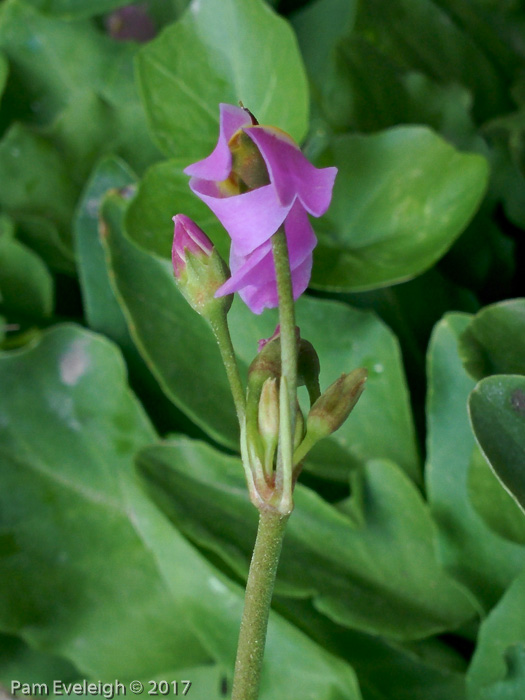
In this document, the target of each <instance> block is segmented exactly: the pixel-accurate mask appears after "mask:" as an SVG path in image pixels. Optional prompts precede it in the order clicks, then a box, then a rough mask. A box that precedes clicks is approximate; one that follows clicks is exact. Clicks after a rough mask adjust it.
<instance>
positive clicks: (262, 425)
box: [258, 378, 279, 465]
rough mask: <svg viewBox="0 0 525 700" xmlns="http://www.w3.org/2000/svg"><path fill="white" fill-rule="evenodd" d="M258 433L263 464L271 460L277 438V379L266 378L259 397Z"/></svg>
mask: <svg viewBox="0 0 525 700" xmlns="http://www.w3.org/2000/svg"><path fill="white" fill-rule="evenodd" d="M258 426H259V435H260V436H261V439H262V442H263V445H264V456H265V464H266V465H270V464H271V463H272V462H273V456H274V454H275V450H276V448H277V442H278V440H279V389H278V386H277V379H275V378H271V379H267V380H266V381H265V382H264V384H263V388H262V391H261V398H260V399H259V415H258Z"/></svg>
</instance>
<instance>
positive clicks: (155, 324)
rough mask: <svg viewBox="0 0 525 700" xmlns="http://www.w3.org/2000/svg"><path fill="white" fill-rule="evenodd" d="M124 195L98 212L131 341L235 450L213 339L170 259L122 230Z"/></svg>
mask: <svg viewBox="0 0 525 700" xmlns="http://www.w3.org/2000/svg"><path fill="white" fill-rule="evenodd" d="M126 204H127V202H126V200H125V199H123V198H122V197H121V196H119V195H118V194H112V195H109V196H108V197H107V199H106V200H105V202H104V203H103V205H102V209H101V216H102V220H103V222H104V226H105V235H104V237H103V239H102V242H103V244H104V246H105V249H106V253H107V255H108V265H109V271H110V277H112V279H113V282H114V289H115V293H116V295H117V299H118V301H119V303H120V304H121V307H122V310H123V312H124V314H125V316H126V319H127V322H128V328H129V332H130V334H131V336H132V338H133V341H134V343H135V345H136V347H137V349H138V351H139V352H140V354H141V355H142V357H143V358H144V360H145V362H146V363H147V364H148V366H149V367H150V369H151V371H152V373H153V374H154V376H155V377H156V378H157V380H158V382H159V384H160V386H161V388H162V389H163V391H164V392H165V394H166V395H167V396H168V398H169V399H170V400H171V401H173V403H174V404H175V405H176V406H177V407H178V408H179V409H180V410H181V411H183V412H184V413H185V414H186V415H187V416H188V417H189V418H190V419H191V420H193V421H194V422H195V424H196V425H198V426H199V427H200V428H202V429H203V430H204V431H206V432H207V433H208V434H209V435H211V436H212V437H213V438H214V439H215V440H217V441H218V442H220V443H222V444H226V445H227V446H228V447H231V448H233V449H238V444H239V439H238V430H239V429H238V423H237V418H236V414H235V409H234V405H233V401H232V399H231V395H230V390H229V386H228V382H227V379H226V374H225V372H224V367H223V365H222V362H221V358H220V354H219V350H218V348H217V343H216V341H215V338H214V337H213V334H212V332H211V330H210V328H209V326H208V324H207V323H206V321H205V320H204V319H203V318H202V317H201V316H199V315H198V314H196V313H195V311H193V309H192V308H191V307H190V306H189V304H188V303H187V301H186V300H185V299H184V297H183V296H182V294H181V293H180V292H179V290H178V288H177V285H176V284H175V280H174V279H173V268H172V265H171V262H168V261H167V260H161V259H160V258H157V257H154V256H152V255H150V254H149V253H146V252H145V251H143V250H141V249H140V248H138V247H137V246H136V245H135V244H134V243H132V242H131V241H129V240H128V239H127V238H126V237H125V236H124V233H123V230H122V223H123V217H124V213H125V208H126Z"/></svg>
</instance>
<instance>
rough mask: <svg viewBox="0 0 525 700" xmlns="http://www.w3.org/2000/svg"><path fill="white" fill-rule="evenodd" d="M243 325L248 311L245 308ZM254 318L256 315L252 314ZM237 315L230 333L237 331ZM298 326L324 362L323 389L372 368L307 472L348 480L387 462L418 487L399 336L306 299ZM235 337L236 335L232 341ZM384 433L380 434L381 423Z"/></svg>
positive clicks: (361, 314) (338, 307) (348, 310)
mask: <svg viewBox="0 0 525 700" xmlns="http://www.w3.org/2000/svg"><path fill="white" fill-rule="evenodd" d="M241 310H242V316H241V318H243V319H244V324H246V323H249V318H248V317H249V315H250V314H249V311H248V310H247V309H245V308H244V306H243V307H241ZM251 315H252V316H253V314H251ZM234 323H235V316H234V317H233V319H232V329H233V332H235V328H236V326H235V325H234ZM297 324H298V325H299V327H300V328H301V333H302V335H303V337H305V338H306V339H307V340H309V341H310V342H311V343H313V345H314V347H315V349H316V351H317V353H318V355H319V358H320V361H321V374H320V381H321V388H322V389H326V388H327V387H328V386H330V384H332V382H334V381H335V380H336V379H337V378H338V377H339V376H340V375H341V373H342V372H349V371H350V370H352V369H355V368H356V367H366V368H367V369H368V380H367V385H366V389H365V392H364V394H363V396H361V398H360V399H359V403H358V405H357V406H356V409H355V410H354V411H353V412H352V414H351V415H350V417H349V418H348V420H347V421H346V422H345V423H344V425H343V426H342V427H341V428H340V429H339V430H338V431H337V432H335V433H334V434H333V435H332V436H331V437H330V438H328V439H326V440H323V441H321V442H320V443H318V445H317V446H316V447H314V449H313V450H312V452H311V453H310V454H309V455H308V456H307V458H306V461H307V465H308V468H309V469H311V470H314V471H315V472H316V473H317V474H319V475H320V476H325V475H326V476H327V477H330V476H331V477H332V478H336V479H339V480H343V481H345V482H346V481H347V478H348V472H349V469H350V468H351V467H354V466H357V465H360V466H362V465H364V464H365V462H366V461H368V460H370V459H389V460H391V461H393V462H395V463H396V464H398V465H399V466H401V467H402V468H403V470H404V471H405V472H406V473H407V474H408V476H410V478H411V479H412V480H413V481H415V482H416V483H418V482H420V481H421V467H420V461H419V455H418V448H417V444H416V437H415V431H414V425H413V420H412V413H411V408H410V397H409V393H408V388H407V385H406V379H405V374H404V369H403V361H402V357H401V353H400V350H399V344H398V342H397V339H396V337H395V336H394V334H393V333H392V332H391V331H390V329H389V328H388V326H386V325H385V324H383V323H382V322H381V321H380V320H379V319H378V318H377V317H376V315H375V314H373V313H371V312H367V311H360V310H358V309H354V308H352V307H350V306H347V305H346V304H341V303H338V302H333V301H321V300H318V299H311V298H309V297H303V298H302V299H301V300H300V301H299V303H298V304H297ZM234 337H235V336H234ZM378 420H379V421H380V423H381V429H380V430H378V429H377V421H378Z"/></svg>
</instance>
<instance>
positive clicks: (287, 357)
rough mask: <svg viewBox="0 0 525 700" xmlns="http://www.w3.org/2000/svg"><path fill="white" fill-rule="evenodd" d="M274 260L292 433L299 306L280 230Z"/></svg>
mask: <svg viewBox="0 0 525 700" xmlns="http://www.w3.org/2000/svg"><path fill="white" fill-rule="evenodd" d="M272 249H273V259H274V262H275V273H276V277H277V291H278V293H279V324H280V326H281V333H280V335H281V371H282V376H283V377H284V378H285V379H286V384H287V385H288V403H289V405H290V418H291V426H290V427H291V434H292V443H293V431H294V425H295V395H296V391H297V341H296V337H295V307H294V300H293V289H292V274H291V272H290V259H289V257H288V245H287V243H286V236H285V233H284V231H283V230H282V229H279V231H277V233H275V234H274V235H273V237H272Z"/></svg>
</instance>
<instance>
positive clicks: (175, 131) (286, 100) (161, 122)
mask: <svg viewBox="0 0 525 700" xmlns="http://www.w3.org/2000/svg"><path fill="white" fill-rule="evenodd" d="M137 67H138V75H139V80H140V85H141V90H142V96H143V101H144V104H145V107H146V112H147V115H148V118H149V123H150V126H151V130H152V133H153V134H154V136H155V138H156V140H157V142H158V144H159V146H160V147H161V148H162V150H163V151H164V152H165V153H166V154H167V155H170V156H177V157H181V158H184V159H186V162H188V161H189V160H191V159H197V158H204V157H205V156H206V155H208V153H210V152H211V150H212V149H213V147H214V146H215V143H216V141H217V137H218V133H219V131H218V121H219V103H220V102H229V103H231V104H237V103H238V102H239V100H241V101H242V102H243V103H244V105H245V106H246V107H248V108H249V109H250V110H251V111H252V112H253V113H254V114H255V116H256V117H257V119H258V120H259V122H260V123H261V124H272V125H275V126H278V127H280V128H281V129H284V131H286V132H288V133H290V134H291V135H292V137H293V138H295V140H296V141H300V140H301V139H302V138H303V137H304V135H305V133H306V129H307V124H308V86H307V82H306V76H305V73H304V69H303V65H302V62H301V56H300V53H299V50H298V47H297V44H296V40H295V37H294V34H293V32H292V30H291V28H290V27H289V25H288V24H287V22H286V21H285V20H284V19H283V18H282V17H279V16H278V15H276V14H275V13H274V12H273V11H272V10H271V8H269V7H268V5H267V4H266V3H264V2H263V1H262V0H252V1H251V2H245V0H194V2H193V3H192V4H191V5H190V7H189V8H188V11H187V12H186V13H185V14H184V16H183V18H182V19H181V20H180V21H179V22H177V23H176V24H175V25H173V26H171V27H168V28H167V29H166V30H165V31H164V32H163V33H162V34H161V35H160V36H159V37H157V38H156V39H155V40H154V41H152V42H150V43H149V44H148V45H147V46H145V47H144V48H143V49H142V50H141V51H140V52H139V54H138V59H137Z"/></svg>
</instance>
